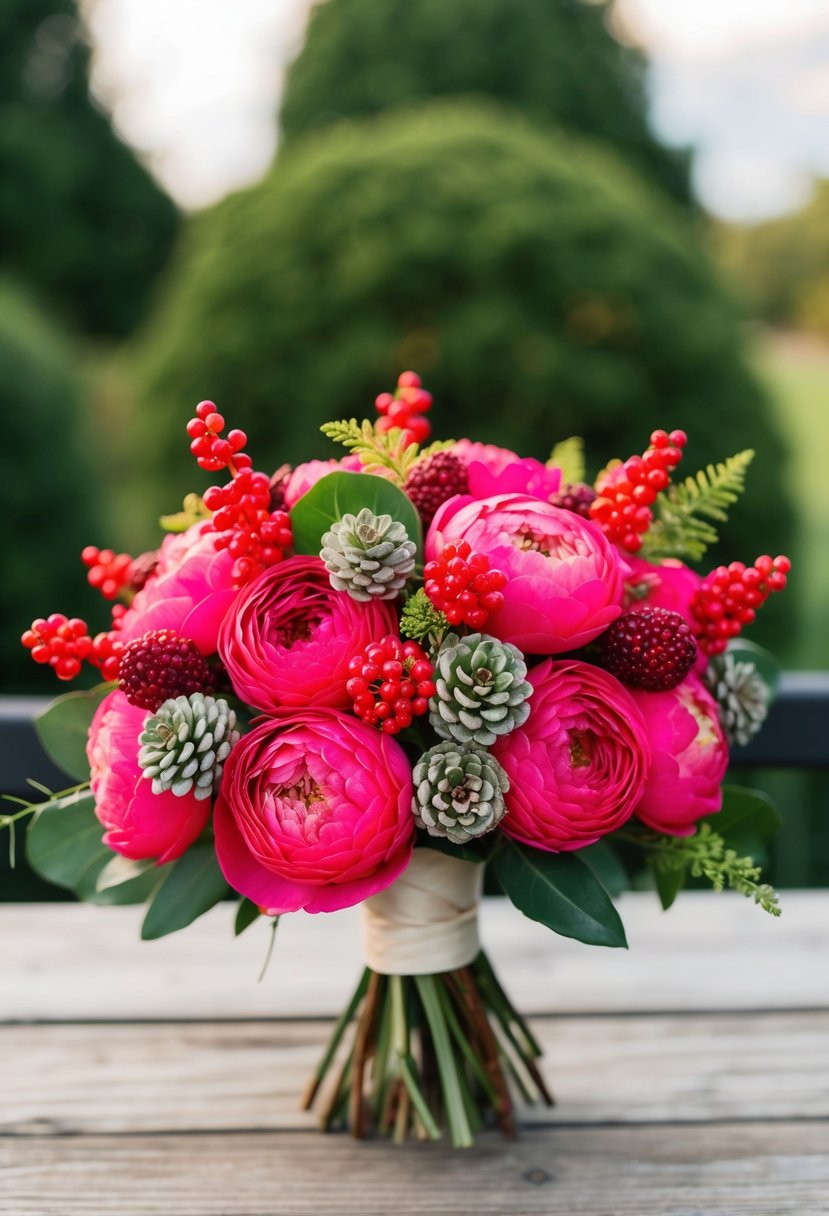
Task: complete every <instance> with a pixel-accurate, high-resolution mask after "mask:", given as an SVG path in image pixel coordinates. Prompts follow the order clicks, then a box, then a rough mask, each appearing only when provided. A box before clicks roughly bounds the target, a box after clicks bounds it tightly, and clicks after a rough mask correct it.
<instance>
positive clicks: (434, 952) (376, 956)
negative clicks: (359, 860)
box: [362, 849, 484, 975]
mask: <svg viewBox="0 0 829 1216" xmlns="http://www.w3.org/2000/svg"><path fill="white" fill-rule="evenodd" d="M483 878H484V867H483V865H480V864H479V863H477V862H474V861H462V860H461V859H460V858H458V857H449V856H448V854H446V853H438V852H437V850H436V849H415V851H414V853H413V854H412V860H411V861H410V863H409V865H408V866H407V868H406V869H405V870H404V871H403V873H402V874H401V875H400V877H399V878H398V879H397V880H396V882H393V883H392V885H391V886H390V887H387V888H386V889H385V891H380V893H379V894H378V895H372V896H371V898H370V899H367V900H365V902H364V903H363V904H362V908H363V953H364V956H365V960H366V963H367V965H368V966H369V967H371V969H372V970H373V971H379V972H380V974H381V975H432V974H433V973H436V972H439V971H453V970H454V969H455V968H456V967H465V966H467V964H468V963H471V962H472V960H473V959H474V958H476V956H477V955H478V953H479V951H480V949H481V943H480V939H479V937H478V905H479V903H480V900H481V890H482V887H483Z"/></svg>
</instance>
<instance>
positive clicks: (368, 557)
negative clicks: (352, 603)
mask: <svg viewBox="0 0 829 1216" xmlns="http://www.w3.org/2000/svg"><path fill="white" fill-rule="evenodd" d="M416 552H417V545H416V544H415V543H414V541H413V540H409V536H408V533H407V532H406V529H405V528H404V527H403V524H401V523H398V522H397V520H396V519H392V517H391V515H375V514H374V513H373V512H372V511H370V510H369V508H368V507H363V509H362V511H360V513H359V515H344V516H343V517H342V519H340V520H338V521H337V523H335V524H332V525H331V528H330V530H329V531H328V532H326V533H325V535H324V536H323V538H322V550H321V552H320V557H321V558H322V560H323V561H324V562H325V567H326V569H327V570H328V575H329V578H330V580H331V586H332V587H333V588H334V590H335V591H347V592H348V594H349V595H350V596H351V598H352V599H355V600H371V599H381V600H393V599H394V598H395V597H396V596H397V595H399V593H400V591H401V590H402V588H403V586H404V584H405V582H406V579H407V578H408V577H409V575H410V574H411V572H412V571H413V570H414V567H415V553H416Z"/></svg>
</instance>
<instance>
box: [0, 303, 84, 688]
mask: <svg viewBox="0 0 829 1216" xmlns="http://www.w3.org/2000/svg"><path fill="white" fill-rule="evenodd" d="M81 402H82V390H81V382H80V378H79V376H78V374H77V372H76V371H75V370H74V354H73V352H72V351H71V349H70V348H69V347H68V346H67V344H66V341H65V339H64V337H63V336H62V335H61V333H60V332H59V330H57V329H56V328H55V327H54V325H53V324H52V323H51V322H50V321H48V320H47V318H46V317H44V316H43V315H42V314H41V313H40V312H39V311H38V310H37V309H36V308H35V307H34V305H33V304H32V303H31V302H30V301H29V300H28V299H27V298H26V297H25V296H24V295H23V294H22V293H21V292H20V291H19V290H17V289H15V288H14V287H13V286H12V285H11V284H9V283H8V282H0V417H2V419H3V442H2V444H0V485H2V496H3V545H2V558H0V569H1V570H2V581H3V589H4V594H3V596H2V597H0V655H2V685H3V692H4V693H9V692H21V691H37V692H40V693H42V694H43V695H50V694H53V693H54V694H56V693H58V692H61V691H65V688H64V687H61V686H60V685H59V683H58V681H57V680H56V679H55V678H54V677H53V676H52V675H51V674H50V673H49V672H48V671H43V670H41V669H38V668H36V667H35V666H34V664H33V663H32V660H31V659H30V658H29V655H28V653H27V652H26V651H25V650H24V649H23V648H22V646H21V645H20V635H21V633H22V632H23V630H24V629H26V628H27V626H28V625H29V623H30V622H31V621H32V620H33V619H34V618H35V617H36V616H47V615H48V614H49V613H50V612H65V613H66V614H67V616H84V615H85V614H86V613H87V612H89V611H90V610H93V611H94V612H95V613H97V615H96V616H93V615H92V614H90V615H88V616H86V619H87V620H89V622H90V626H91V627H93V631H94V629H95V623H96V622H97V624H98V626H99V627H105V614H104V615H101V608H100V603H101V601H100V597H99V596H98V595H96V594H95V593H94V592H92V591H91V589H90V588H88V587H87V586H86V580H85V578H84V571H83V567H82V565H81V562H80V551H81V549H82V548H83V546H84V545H85V544H87V543H89V541H90V540H93V539H94V537H95V536H96V535H97V534H98V533H96V532H95V530H94V527H93V524H92V508H93V506H94V504H95V498H96V492H97V473H96V456H95V452H96V447H95V442H94V437H93V435H92V433H91V431H90V430H89V429H87V427H86V425H85V424H84V421H83V410H82V405H81Z"/></svg>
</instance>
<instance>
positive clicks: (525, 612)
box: [426, 494, 626, 654]
mask: <svg viewBox="0 0 829 1216" xmlns="http://www.w3.org/2000/svg"><path fill="white" fill-rule="evenodd" d="M459 540H466V541H468V542H469V544H470V545H471V546H472V550H473V552H476V553H485V554H486V555H487V557H488V558H489V560H490V563H491V565H492V566H493V567H495V568H497V569H499V570H503V572H504V574H506V576H507V580H508V581H507V585H506V587H505V588H504V591H503V594H504V606H503V608H501V609H500V610H499V611H498V612H496V613H494V614H493V615H492V616H491V617H490V619H489V621H488V623H487V632H488V633H491V634H492V635H493V636H494V637H497V638H500V639H501V640H502V641H504V642H512V643H513V644H514V645H515V646H518V648H519V649H520V650H523V651H524V653H525V654H560V653H561V652H562V651H565V650H576V649H578V647H580V646H584V645H585V644H586V643H587V642H589V641H591V640H592V639H593V638H595V637H597V636H598V634H600V633H602V632H603V631H604V630H605V629H607V627H608V625H611V624H612V623H613V621H615V620H616V618H617V616H619V613H620V612H621V607H620V605H621V602H622V591H623V586H622V579H623V574H624V571H625V569H626V567H625V565H624V563H623V561H622V559H621V557H620V556H619V553H618V552H617V550H616V549H615V548H614V547H613V545H611V544H610V543H609V542H608V541H607V540H606V539H605V536H604V535H603V533H602V532H601V530H600V529H599V528H597V527H596V525H595V524H592V523H590V521H589V520H586V519H582V518H581V516H580V515H576V514H575V512H573V511H564V510H561V509H560V508H558V507H554V506H551V505H550V503H546V502H539V501H538V499H535V498H529V497H528V496H527V495H524V494H500V495H497V496H496V497H494V498H486V499H484V500H483V501H482V502H469V501H468V500H465V499H458V498H455V499H450V500H449V501H448V502H447V503H444V505H443V506H442V507H440V508H439V510H438V512H437V514H436V515H435V518H434V521H433V523H432V526H431V528H430V529H429V532H428V535H427V537H426V558H427V561H431V560H432V559H433V558H435V557H437V556H438V555H439V554H440V552H441V550H442V549H443V547H444V546H445V545H447V544H449V543H450V542H451V541H459Z"/></svg>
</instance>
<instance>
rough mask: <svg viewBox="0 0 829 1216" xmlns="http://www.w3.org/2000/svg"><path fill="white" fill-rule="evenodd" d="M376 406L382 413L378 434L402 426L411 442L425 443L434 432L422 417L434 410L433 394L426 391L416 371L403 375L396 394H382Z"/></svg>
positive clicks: (376, 401) (377, 399) (376, 400)
mask: <svg viewBox="0 0 829 1216" xmlns="http://www.w3.org/2000/svg"><path fill="white" fill-rule="evenodd" d="M374 404H375V406H376V407H377V413H378V414H380V418H379V419H378V421H377V424H376V429H377V433H378V434H379V435H384V434H385V433H386V432H387V431H392V430H394V429H395V427H399V428H400V430H402V431H403V432H404V434H405V436H406V440H407V442H408V443H424V442H425V440H427V439H428V438H429V436H430V434H431V433H432V428H431V425H430V424H429V422H428V421H427V420H426V419H425V418H424V417H423V415H424V414H425V413H427V412H428V411H429V410H430V409H431V408H432V394H431V393H429V392H427V391H426V389H425V388H423V386H422V384H421V381H420V376H418V375H417V374H416V373H415V372H401V374H400V376H399V377H398V380H397V387H396V388H395V390H394V392H393V393H381V394H380V396H379V397H377V398H376V399H375V402H374Z"/></svg>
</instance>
